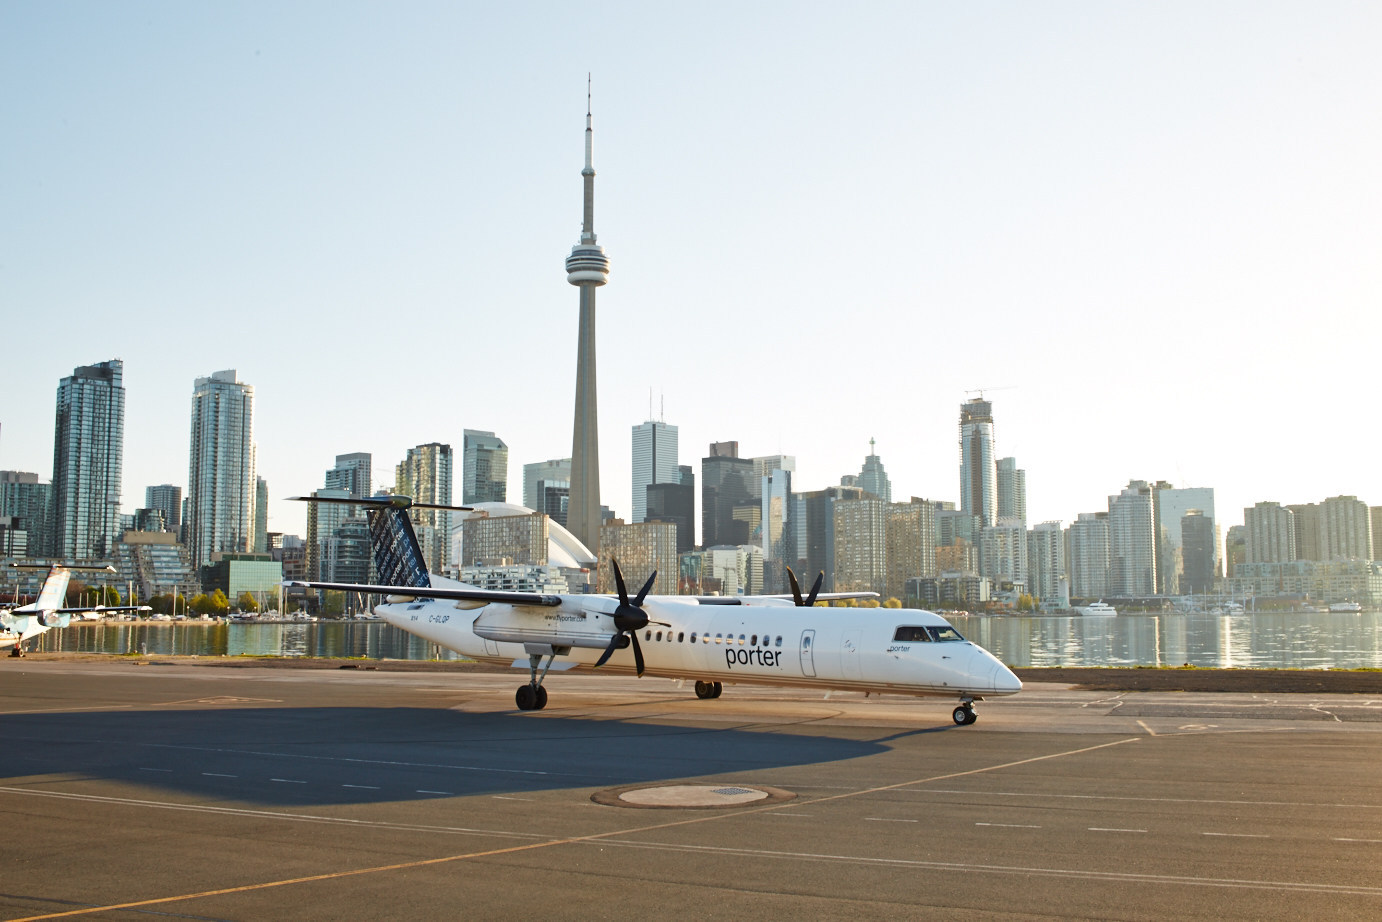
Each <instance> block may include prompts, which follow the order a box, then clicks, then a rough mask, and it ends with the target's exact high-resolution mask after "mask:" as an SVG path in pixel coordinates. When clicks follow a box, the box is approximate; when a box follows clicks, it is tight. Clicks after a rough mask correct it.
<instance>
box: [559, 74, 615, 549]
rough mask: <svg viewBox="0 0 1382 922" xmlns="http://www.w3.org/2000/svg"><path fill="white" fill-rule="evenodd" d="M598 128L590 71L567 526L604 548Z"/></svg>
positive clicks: (573, 264) (572, 262)
mask: <svg viewBox="0 0 1382 922" xmlns="http://www.w3.org/2000/svg"><path fill="white" fill-rule="evenodd" d="M594 147H595V133H594V131H593V130H592V129H591V126H590V76H589V75H586V88H585V169H583V170H581V178H582V180H583V181H584V184H585V214H584V218H583V220H582V222H581V240H580V242H579V243H577V244H576V245H575V246H573V247H572V248H571V255H570V256H568V257H567V258H566V280H567V281H568V282H570V283H571V284H572V285H575V286H576V287H577V288H579V289H580V290H581V320H580V333H579V336H578V339H577V346H576V424H575V427H574V428H573V430H572V433H571V489H570V492H569V494H568V496H567V502H566V528H567V530H568V531H570V532H571V533H572V534H573V535H575V536H576V537H577V538H578V539H579V540H580V542H581V543H582V544H584V545H585V546H586V547H587V548H588V549H589V550H590V552H591V553H592V554H595V555H596V556H597V557H598V556H599V554H600V524H601V519H600V426H599V420H598V416H597V413H596V406H595V403H596V401H595V289H596V288H599V287H600V286H601V285H603V284H604V283H605V280H606V279H607V278H608V277H609V260H608V259H607V258H606V257H605V251H604V249H602V248H601V247H600V246H599V245H597V244H596V242H595V164H594V160H593V159H592V158H593V154H594Z"/></svg>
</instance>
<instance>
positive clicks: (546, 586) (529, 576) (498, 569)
mask: <svg viewBox="0 0 1382 922" xmlns="http://www.w3.org/2000/svg"><path fill="white" fill-rule="evenodd" d="M460 580H461V582H463V583H465V584H466V585H467V586H475V587H478V588H480V589H489V590H491V591H494V592H540V593H552V594H565V593H568V592H573V591H576V592H579V591H580V590H579V589H573V588H572V586H571V584H570V582H569V581H568V580H567V574H566V572H565V571H563V570H562V569H561V568H560V567H548V566H537V565H532V564H517V563H510V562H507V561H499V562H495V563H485V564H475V565H472V566H465V567H461V569H460ZM581 584H582V585H584V581H582V582H581Z"/></svg>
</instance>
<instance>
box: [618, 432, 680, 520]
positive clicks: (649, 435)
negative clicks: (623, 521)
mask: <svg viewBox="0 0 1382 922" xmlns="http://www.w3.org/2000/svg"><path fill="white" fill-rule="evenodd" d="M679 466H680V465H679V463H678V456H677V427H676V426H672V425H669V424H668V423H666V422H664V421H662V420H651V419H650V420H648V421H647V422H645V423H643V424H641V425H638V426H634V427H633V466H632V467H631V468H630V481H631V483H632V491H631V493H632V495H631V496H630V502H631V509H632V512H631V514H630V521H632V522H634V523H638V522H645V521H647V518H648V487H650V486H652V485H653V484H655V483H680V482H681V473H680V471H679V470H678V468H679Z"/></svg>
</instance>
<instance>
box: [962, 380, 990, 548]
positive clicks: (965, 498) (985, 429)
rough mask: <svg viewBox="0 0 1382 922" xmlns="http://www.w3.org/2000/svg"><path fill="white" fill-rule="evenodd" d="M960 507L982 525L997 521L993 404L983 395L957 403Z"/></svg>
mask: <svg viewBox="0 0 1382 922" xmlns="http://www.w3.org/2000/svg"><path fill="white" fill-rule="evenodd" d="M960 511H961V512H967V513H969V514H970V515H973V516H977V517H978V519H979V522H980V524H981V525H992V524H994V523H995V522H997V521H998V466H997V462H996V461H995V459H994V455H993V404H992V403H990V402H989V401H987V400H985V399H984V398H982V397H976V398H974V399H973V400H970V401H968V402H966V403H964V404H963V405H961V407H960Z"/></svg>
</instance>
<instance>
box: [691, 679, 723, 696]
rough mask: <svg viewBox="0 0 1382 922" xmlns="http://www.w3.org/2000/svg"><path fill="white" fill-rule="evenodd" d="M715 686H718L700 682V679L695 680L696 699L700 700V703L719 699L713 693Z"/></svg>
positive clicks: (714, 683)
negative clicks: (708, 699) (709, 699)
mask: <svg viewBox="0 0 1382 922" xmlns="http://www.w3.org/2000/svg"><path fill="white" fill-rule="evenodd" d="M717 684H719V683H717V682H702V681H701V680H700V679H697V680H696V697H697V698H700V699H701V700H702V701H704V700H705V699H707V698H716V697H719V696H718V695H716V693H715V686H716V685H717Z"/></svg>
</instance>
